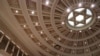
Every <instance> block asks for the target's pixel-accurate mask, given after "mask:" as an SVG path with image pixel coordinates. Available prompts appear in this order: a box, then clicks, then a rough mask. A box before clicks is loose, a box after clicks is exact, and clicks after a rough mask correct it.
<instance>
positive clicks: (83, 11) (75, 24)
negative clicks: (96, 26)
mask: <svg viewBox="0 0 100 56" xmlns="http://www.w3.org/2000/svg"><path fill="white" fill-rule="evenodd" d="M93 18H94V17H93V12H92V10H90V9H87V8H78V9H75V10H73V11H72V12H70V13H69V15H68V17H67V26H68V27H69V28H70V29H72V30H83V29H86V28H88V27H90V26H91V25H92V24H93V23H94V21H95V20H94V19H93Z"/></svg>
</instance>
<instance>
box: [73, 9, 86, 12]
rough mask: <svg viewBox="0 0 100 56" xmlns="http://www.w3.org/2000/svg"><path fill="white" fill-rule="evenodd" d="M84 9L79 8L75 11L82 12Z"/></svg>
mask: <svg viewBox="0 0 100 56" xmlns="http://www.w3.org/2000/svg"><path fill="white" fill-rule="evenodd" d="M84 9H85V8H79V9H76V10H75V11H76V12H82V11H83V10H84Z"/></svg>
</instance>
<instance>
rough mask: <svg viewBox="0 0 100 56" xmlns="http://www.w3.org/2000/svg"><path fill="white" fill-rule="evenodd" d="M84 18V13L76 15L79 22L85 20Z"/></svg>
mask: <svg viewBox="0 0 100 56" xmlns="http://www.w3.org/2000/svg"><path fill="white" fill-rule="evenodd" d="M83 20H84V16H83V15H78V16H77V17H76V21H77V22H81V21H83Z"/></svg>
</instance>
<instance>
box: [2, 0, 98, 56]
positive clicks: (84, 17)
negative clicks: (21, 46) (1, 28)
mask: <svg viewBox="0 0 100 56" xmlns="http://www.w3.org/2000/svg"><path fill="white" fill-rule="evenodd" d="M2 5H3V6H1V7H2V8H4V10H3V9H2V10H3V11H4V12H2V11H1V12H2V13H3V14H4V13H5V14H4V16H8V17H7V18H6V19H2V20H5V22H6V23H8V24H9V25H10V26H12V28H11V27H10V26H9V27H8V28H10V29H11V31H13V32H15V33H16V34H17V35H18V34H19V35H20V36H23V37H19V39H20V40H23V39H25V40H23V41H26V43H25V44H28V45H30V47H31V48H32V47H33V48H32V50H31V49H30V51H33V50H34V52H35V51H36V52H37V53H38V54H39V55H40V56H99V55H100V0H2ZM15 30H16V31H15ZM16 34H15V35H16ZM21 38H22V39H21ZM28 41H30V42H28ZM34 54H35V53H34Z"/></svg>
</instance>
